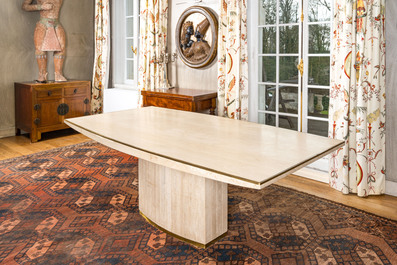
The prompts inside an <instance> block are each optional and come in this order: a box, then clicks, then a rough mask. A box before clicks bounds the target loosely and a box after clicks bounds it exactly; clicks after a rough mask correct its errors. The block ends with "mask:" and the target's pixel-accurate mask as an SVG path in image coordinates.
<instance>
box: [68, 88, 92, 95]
mask: <svg viewBox="0 0 397 265" xmlns="http://www.w3.org/2000/svg"><path fill="white" fill-rule="evenodd" d="M86 93H87V86H79V87H65V96H73V95H84V94H86Z"/></svg>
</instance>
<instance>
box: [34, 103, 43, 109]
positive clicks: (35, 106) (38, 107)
mask: <svg viewBox="0 0 397 265" xmlns="http://www.w3.org/2000/svg"><path fill="white" fill-rule="evenodd" d="M40 108H41V106H40V104H36V105H34V107H33V109H34V110H39V109H40Z"/></svg>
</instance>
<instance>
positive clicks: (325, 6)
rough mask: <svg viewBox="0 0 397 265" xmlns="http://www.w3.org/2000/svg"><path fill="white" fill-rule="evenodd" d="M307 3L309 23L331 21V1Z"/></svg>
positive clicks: (315, 0)
mask: <svg viewBox="0 0 397 265" xmlns="http://www.w3.org/2000/svg"><path fill="white" fill-rule="evenodd" d="M308 2H309V10H308V13H309V21H310V22H316V21H330V19H331V0H310V1H308Z"/></svg>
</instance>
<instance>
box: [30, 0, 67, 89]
mask: <svg viewBox="0 0 397 265" xmlns="http://www.w3.org/2000/svg"><path fill="white" fill-rule="evenodd" d="M36 2H37V4H33V0H25V1H24V2H23V4H22V9H23V10H25V11H40V21H39V22H37V24H36V29H35V31H34V44H35V47H36V59H37V64H38V66H39V77H38V79H37V81H38V82H41V83H45V82H47V52H49V51H53V52H54V68H55V69H54V70H55V81H67V80H66V78H65V77H64V76H63V62H64V60H65V51H66V50H65V43H66V37H65V30H64V29H63V27H62V25H61V24H60V23H59V20H58V18H59V11H60V9H61V6H62V2H63V0H37V1H36Z"/></svg>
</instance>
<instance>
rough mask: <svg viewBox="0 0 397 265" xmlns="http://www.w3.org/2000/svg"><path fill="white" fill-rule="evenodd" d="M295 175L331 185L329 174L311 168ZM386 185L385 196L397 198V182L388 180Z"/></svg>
mask: <svg viewBox="0 0 397 265" xmlns="http://www.w3.org/2000/svg"><path fill="white" fill-rule="evenodd" d="M294 175H297V176H300V177H304V178H308V179H312V180H316V181H320V182H323V183H329V181H328V173H327V172H324V171H319V170H315V169H311V168H302V169H300V170H298V171H296V172H294ZM385 184H386V191H385V194H387V195H390V196H395V197H397V182H394V181H390V180H386V183H385Z"/></svg>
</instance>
